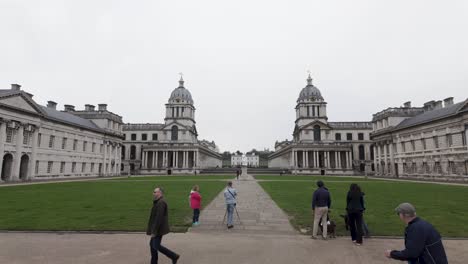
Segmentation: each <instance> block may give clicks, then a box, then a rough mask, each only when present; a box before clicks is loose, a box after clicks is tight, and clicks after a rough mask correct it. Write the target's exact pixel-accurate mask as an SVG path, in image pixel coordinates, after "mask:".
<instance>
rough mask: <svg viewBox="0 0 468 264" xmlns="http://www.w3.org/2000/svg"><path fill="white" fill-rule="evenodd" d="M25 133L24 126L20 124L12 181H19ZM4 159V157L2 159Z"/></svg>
mask: <svg viewBox="0 0 468 264" xmlns="http://www.w3.org/2000/svg"><path fill="white" fill-rule="evenodd" d="M23 133H24V125H23V124H20V125H19V128H18V133H17V137H16V150H15V151H16V153H15V156H14V159H13V170H12V174H11V180H12V181H17V180H19V176H20V175H19V173H20V165H21V154H22V153H21V152H22V151H23V135H24V134H23ZM2 158H3V157H2Z"/></svg>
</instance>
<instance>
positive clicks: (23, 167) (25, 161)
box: [19, 154, 29, 181]
mask: <svg viewBox="0 0 468 264" xmlns="http://www.w3.org/2000/svg"><path fill="white" fill-rule="evenodd" d="M28 167H29V156H28V155H26V154H24V155H23V156H21V163H20V173H19V177H20V180H23V181H24V180H26V179H27V178H28Z"/></svg>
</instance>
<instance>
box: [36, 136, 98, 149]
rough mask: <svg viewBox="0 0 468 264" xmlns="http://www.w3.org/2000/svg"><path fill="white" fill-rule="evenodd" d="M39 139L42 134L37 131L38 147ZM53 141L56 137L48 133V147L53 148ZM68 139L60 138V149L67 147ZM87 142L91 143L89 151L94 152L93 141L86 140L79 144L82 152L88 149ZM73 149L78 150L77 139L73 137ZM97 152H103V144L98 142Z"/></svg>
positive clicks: (94, 145)
mask: <svg viewBox="0 0 468 264" xmlns="http://www.w3.org/2000/svg"><path fill="white" fill-rule="evenodd" d="M41 141H42V134H41V133H39V135H38V139H37V146H38V147H40V146H41ZM55 141H56V138H55V136H54V135H50V136H49V144H48V146H49V148H55ZM68 141H69V139H68V138H66V137H63V138H62V142H61V143H62V144H61V149H66V148H67V145H68ZM89 143H90V144H91V152H92V153H94V152H96V143H94V142H87V141H83V144H82V145H81V150H82V151H83V152H86V151H88V145H89ZM72 149H73V150H78V139H73V148H72ZM99 152H100V153H103V152H104V144H100V146H99Z"/></svg>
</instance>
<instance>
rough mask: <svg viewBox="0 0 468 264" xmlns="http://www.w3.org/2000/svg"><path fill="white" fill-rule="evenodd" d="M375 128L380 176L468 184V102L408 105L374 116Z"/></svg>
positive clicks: (376, 154)
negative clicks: (453, 181) (452, 181)
mask: <svg viewBox="0 0 468 264" xmlns="http://www.w3.org/2000/svg"><path fill="white" fill-rule="evenodd" d="M372 127H373V131H372V134H371V139H372V140H373V141H374V142H375V148H376V151H375V155H374V157H375V159H374V166H375V167H376V174H377V175H378V176H383V177H401V178H426V179H432V180H433V179H443V180H465V181H466V180H468V147H467V141H468V138H467V134H468V133H467V132H468V99H467V100H465V101H462V102H459V103H456V104H454V103H453V97H449V98H447V99H445V100H444V103H442V101H437V102H435V101H430V102H427V103H425V104H424V106H423V107H412V106H411V103H410V102H407V103H405V104H404V106H403V107H393V108H387V109H385V110H383V111H381V112H378V113H376V114H374V115H373V119H372Z"/></svg>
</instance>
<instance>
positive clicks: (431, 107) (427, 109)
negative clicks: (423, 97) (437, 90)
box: [423, 100, 435, 111]
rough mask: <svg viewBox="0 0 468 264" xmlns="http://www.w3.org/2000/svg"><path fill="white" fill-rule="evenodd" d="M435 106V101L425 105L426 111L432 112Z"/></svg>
mask: <svg viewBox="0 0 468 264" xmlns="http://www.w3.org/2000/svg"><path fill="white" fill-rule="evenodd" d="M434 104H435V101H434V100H432V101H429V102H426V103H424V106H423V108H424V111H431V110H432V109H434Z"/></svg>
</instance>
